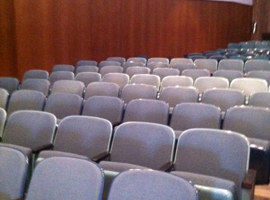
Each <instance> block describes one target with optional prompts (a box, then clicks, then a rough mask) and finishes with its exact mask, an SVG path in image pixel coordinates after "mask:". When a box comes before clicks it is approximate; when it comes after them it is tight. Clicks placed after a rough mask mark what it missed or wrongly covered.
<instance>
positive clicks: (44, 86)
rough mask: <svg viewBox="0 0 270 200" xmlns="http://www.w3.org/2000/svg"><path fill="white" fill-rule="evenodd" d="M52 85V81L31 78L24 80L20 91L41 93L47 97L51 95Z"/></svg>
mask: <svg viewBox="0 0 270 200" xmlns="http://www.w3.org/2000/svg"><path fill="white" fill-rule="evenodd" d="M50 85H51V84H50V81H48V80H47V79H35V78H31V79H26V80H23V82H22V84H21V87H20V89H25V90H36V91H40V92H42V93H43V94H44V95H45V96H47V95H48V94H49V89H50Z"/></svg>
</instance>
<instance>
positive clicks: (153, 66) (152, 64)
mask: <svg viewBox="0 0 270 200" xmlns="http://www.w3.org/2000/svg"><path fill="white" fill-rule="evenodd" d="M147 67H148V68H149V69H150V73H151V74H152V73H153V71H154V69H156V68H163V69H164V68H166V69H168V68H169V64H168V63H160V62H150V63H147Z"/></svg>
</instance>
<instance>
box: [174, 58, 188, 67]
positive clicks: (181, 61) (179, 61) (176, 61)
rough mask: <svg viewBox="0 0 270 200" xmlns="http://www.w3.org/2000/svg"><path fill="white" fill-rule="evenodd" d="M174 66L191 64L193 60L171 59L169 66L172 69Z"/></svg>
mask: <svg viewBox="0 0 270 200" xmlns="http://www.w3.org/2000/svg"><path fill="white" fill-rule="evenodd" d="M175 64H193V60H192V59H190V58H173V59H171V62H170V65H171V67H173V66H174V65H175Z"/></svg>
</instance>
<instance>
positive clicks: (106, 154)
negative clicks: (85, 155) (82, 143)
mask: <svg viewBox="0 0 270 200" xmlns="http://www.w3.org/2000/svg"><path fill="white" fill-rule="evenodd" d="M110 155H111V154H110V153H109V152H102V153H100V154H98V155H96V156H94V157H93V158H92V159H91V160H92V161H94V162H97V163H98V162H100V161H101V160H104V159H105V158H108V157H109V156H110Z"/></svg>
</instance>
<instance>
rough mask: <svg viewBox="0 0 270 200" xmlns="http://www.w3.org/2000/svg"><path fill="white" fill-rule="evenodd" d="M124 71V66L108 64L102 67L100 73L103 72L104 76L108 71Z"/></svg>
mask: <svg viewBox="0 0 270 200" xmlns="http://www.w3.org/2000/svg"><path fill="white" fill-rule="evenodd" d="M123 71H124V68H123V67H122V66H119V65H108V66H104V67H102V68H101V69H100V71H99V73H100V74H101V76H104V75H105V74H108V73H123Z"/></svg>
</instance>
